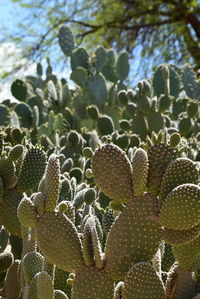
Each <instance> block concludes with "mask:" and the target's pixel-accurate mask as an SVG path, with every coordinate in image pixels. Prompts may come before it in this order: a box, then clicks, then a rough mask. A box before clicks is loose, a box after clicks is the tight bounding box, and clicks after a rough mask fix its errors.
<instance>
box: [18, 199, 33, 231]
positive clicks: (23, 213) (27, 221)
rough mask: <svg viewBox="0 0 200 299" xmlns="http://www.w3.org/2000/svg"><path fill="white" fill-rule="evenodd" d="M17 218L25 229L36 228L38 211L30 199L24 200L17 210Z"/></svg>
mask: <svg viewBox="0 0 200 299" xmlns="http://www.w3.org/2000/svg"><path fill="white" fill-rule="evenodd" d="M17 217H18V219H19V221H20V223H21V224H22V225H23V226H25V227H35V225H36V217H37V215H36V211H35V207H34V205H33V203H32V201H31V200H30V199H29V198H23V199H22V200H21V202H20V204H19V206H18V208H17Z"/></svg>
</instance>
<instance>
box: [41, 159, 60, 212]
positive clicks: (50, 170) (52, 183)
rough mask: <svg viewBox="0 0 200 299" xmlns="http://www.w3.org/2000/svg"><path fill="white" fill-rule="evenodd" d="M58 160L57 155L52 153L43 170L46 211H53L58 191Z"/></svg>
mask: <svg viewBox="0 0 200 299" xmlns="http://www.w3.org/2000/svg"><path fill="white" fill-rule="evenodd" d="M59 175H60V162H59V158H58V156H56V155H54V154H52V155H51V156H50V157H49V160H48V164H47V168H46V172H45V191H44V193H45V196H46V198H47V202H46V207H45V209H46V211H47V212H52V211H54V209H55V207H56V204H57V201H58V197H59V192H60V180H59Z"/></svg>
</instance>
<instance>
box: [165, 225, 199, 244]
mask: <svg viewBox="0 0 200 299" xmlns="http://www.w3.org/2000/svg"><path fill="white" fill-rule="evenodd" d="M199 235H200V223H199V224H197V225H196V226H194V227H192V228H190V229H187V230H173V229H167V228H164V229H163V233H162V239H163V240H164V241H165V242H167V243H169V244H171V245H176V246H179V245H184V244H188V243H190V242H191V241H193V240H195V239H196V238H197V237H198V236H199Z"/></svg>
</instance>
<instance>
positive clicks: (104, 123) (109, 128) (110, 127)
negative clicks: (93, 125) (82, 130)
mask: <svg viewBox="0 0 200 299" xmlns="http://www.w3.org/2000/svg"><path fill="white" fill-rule="evenodd" d="M97 128H98V131H99V133H100V134H101V135H109V134H111V133H112V132H113V131H114V123H113V120H112V118H111V117H110V116H108V115H101V116H99V118H98V121H97Z"/></svg>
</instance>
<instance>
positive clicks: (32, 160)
mask: <svg viewBox="0 0 200 299" xmlns="http://www.w3.org/2000/svg"><path fill="white" fill-rule="evenodd" d="M45 167H46V155H45V153H44V151H42V150H41V149H39V148H31V149H29V150H28V151H27V152H26V155H25V157H24V159H23V161H22V165H21V169H20V172H19V182H18V190H20V191H21V192H26V193H27V194H29V193H31V192H35V191H37V188H38V185H39V182H40V180H41V178H42V176H43V174H44V171H45Z"/></svg>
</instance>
